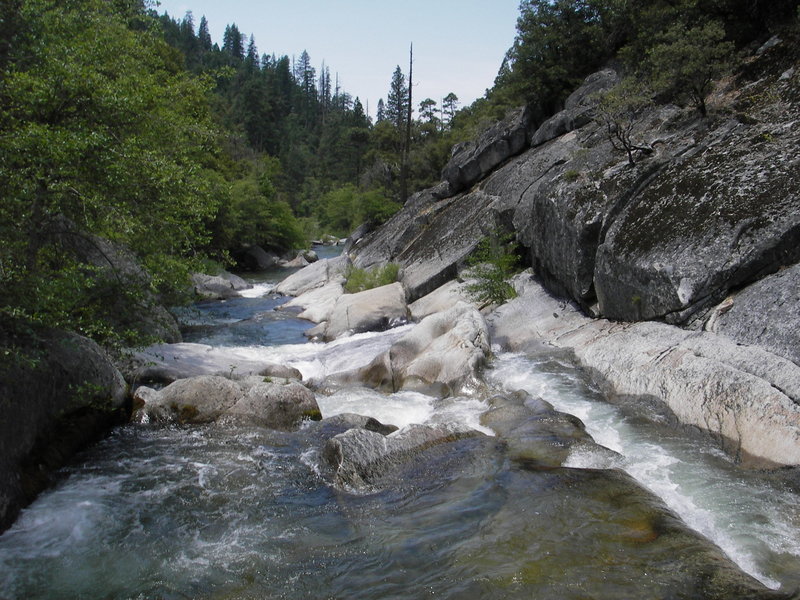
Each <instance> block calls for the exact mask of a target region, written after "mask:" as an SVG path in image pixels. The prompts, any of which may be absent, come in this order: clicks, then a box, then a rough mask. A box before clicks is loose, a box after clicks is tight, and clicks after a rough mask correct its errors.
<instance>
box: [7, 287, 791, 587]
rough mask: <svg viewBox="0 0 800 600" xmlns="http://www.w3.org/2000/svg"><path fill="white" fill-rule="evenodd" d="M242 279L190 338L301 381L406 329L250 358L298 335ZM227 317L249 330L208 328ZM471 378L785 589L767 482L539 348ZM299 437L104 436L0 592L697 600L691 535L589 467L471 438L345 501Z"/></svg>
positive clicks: (787, 523)
mask: <svg viewBox="0 0 800 600" xmlns="http://www.w3.org/2000/svg"><path fill="white" fill-rule="evenodd" d="M263 285H264V287H263V288H262V290H263V291H264V292H267V295H266V296H261V297H258V296H256V294H255V293H253V296H254V297H252V298H249V299H241V300H240V299H237V300H236V301H233V302H231V301H229V302H226V303H222V304H218V305H216V306H213V305H208V306H207V307H206V308H204V309H203V310H204V311H205V313H204V314H205V318H207V321H208V322H209V323H210V324H211V325H210V327H211V328H210V329H209V332H208V333H207V335H208V337H207V338H206V339H207V340H208V341H207V342H206V343H213V344H215V345H220V346H225V347H227V348H229V349H230V350H231V351H235V352H236V353H237V354H240V353H241V354H244V355H248V356H252V357H258V358H265V359H267V360H272V361H278V362H283V363H286V364H290V365H293V366H296V367H297V368H298V369H300V370H301V372H302V373H303V375H304V377H305V378H306V379H309V380H319V381H321V380H323V379H324V378H325V377H326V376H328V375H330V374H335V373H338V372H341V371H344V370H348V369H351V368H354V367H357V366H361V365H364V364H367V363H368V362H369V361H370V360H371V359H372V358H373V357H374V356H376V355H377V354H379V353H381V352H383V351H384V350H385V349H387V348H388V347H389V346H390V345H391V344H392V342H393V341H394V340H396V339H397V338H398V337H400V336H401V335H402V334H403V333H404V332H405V331H407V330H408V329H409V328H410V327H413V326H412V325H409V326H405V327H402V328H399V329H397V330H392V331H387V332H383V333H368V334H360V335H357V336H353V337H351V338H344V339H341V340H337V341H335V342H332V343H329V344H309V343H301V341H302V340H295V341H289V342H275V343H274V345H270V346H267V345H265V342H264V341H263V340H264V339H267V340H281V339H290V340H293V339H294V338H292V336H294V335H295V331H296V329H295V328H296V327H299V325H298V323H295V322H293V321H297V322H299V324H300V325H302V324H303V322H302V321H300V320H298V319H296V318H294V317H292V316H291V315H290V316H288V317H287V316H284V317H282V318H279V319H274V320H270V322H269V325H264V324H263V323H261V324H259V323H258V322H257V320H254V319H253V317H254V316H255V315H257V314H260V313H268V314H271V313H274V312H281V311H274V310H272V308H270V306H271V303H274V302H278V301H279V299H277V298H272V297H270V296H269V294H268V292H269V289H270V288H269V287H267V286H268V285H271V284H270V283H266V282H265V283H264V284H263ZM245 300H247V302H246V301H245ZM251 300H252V301H253V302H252V303H248V302H249V301H251ZM240 323H247V325H244V324H242V325H240V327H241V328H243V329H248V328H252V331H253V333H252V335H250V334H247V335H244V334H238V333H237V334H230V333H229V332H228V331H227V326H228V325H231V324H234V325H235V324H240ZM262 328H263V330H262ZM276 330H277V331H276ZM282 330H285V331H282ZM259 331H261V333H259ZM264 331H266V332H267V333H264ZM264 335H266V336H267V337H266V338H264V337H263V336H264ZM259 336H262V337H260V338H259ZM270 336H272V337H270ZM253 339H259V340H261V341H260V342H258V343H250V340H253ZM487 375H488V378H489V380H490V381H492V382H494V384H495V385H496V386H497V387H498V388H500V389H508V390H516V389H525V390H527V391H528V392H530V393H531V394H532V395H535V396H541V397H543V398H545V399H547V400H548V401H550V402H551V403H553V404H554V405H555V406H556V408H558V409H559V410H562V411H565V412H570V413H572V414H575V415H577V416H578V417H580V418H581V419H582V420H583V421H584V422H585V423H586V425H587V428H588V430H589V432H590V433H591V434H592V436H593V437H594V438H595V439H596V440H597V441H598V442H599V443H601V444H604V445H606V446H608V447H609V448H612V449H614V450H616V451H617V452H619V453H620V454H621V458H620V464H619V467H620V468H622V469H624V470H625V471H626V472H627V473H629V474H630V475H632V476H633V477H634V478H636V479H637V480H638V481H639V482H641V484H643V485H644V486H646V487H647V488H648V489H650V490H651V491H652V492H654V493H655V494H656V495H658V496H659V497H660V498H661V499H662V500H663V501H664V502H665V503H666V504H667V505H668V506H669V507H670V508H671V509H672V510H673V511H674V512H675V513H677V514H678V515H680V517H681V519H682V520H683V521H684V522H686V523H688V524H689V525H690V526H691V527H692V528H693V529H695V530H696V531H699V532H700V533H701V534H702V535H703V536H705V537H707V538H709V539H711V540H713V542H714V543H715V544H717V545H718V546H719V547H721V548H722V549H723V550H724V552H725V553H726V554H727V555H728V556H729V557H730V558H731V559H733V560H734V561H735V562H736V563H737V564H738V565H739V566H740V567H741V568H742V569H743V570H745V571H746V572H747V573H750V574H751V575H753V576H754V577H756V578H758V579H759V580H760V581H761V582H763V583H764V584H766V585H768V586H770V587H772V588H781V589H783V590H792V589H793V588H795V587H797V586H798V585H800V534H799V533H798V532H800V508H798V507H799V506H800V503H798V496H797V494H796V493H794V492H793V491H792V490H791V489H789V488H788V487H787V486H785V485H783V484H782V483H781V482H780V481H779V480H771V479H769V478H768V477H766V476H764V475H760V474H757V473H748V472H742V471H741V470H739V469H736V468H735V467H734V466H733V465H731V464H730V462H729V461H728V460H727V459H726V458H725V457H724V456H723V455H721V454H720V453H719V452H718V451H717V450H716V449H715V448H714V447H713V446H712V445H710V444H708V443H707V442H706V441H705V440H704V439H702V438H697V437H694V436H692V435H690V434H689V433H687V432H684V431H680V430H676V429H675V428H674V427H672V426H670V424H669V423H668V422H667V420H666V418H665V417H664V416H663V415H661V414H658V413H657V412H652V411H647V410H641V409H638V408H635V407H634V408H632V407H624V406H622V407H620V406H613V405H610V404H608V403H606V402H604V401H603V400H602V398H601V397H600V395H599V394H598V393H597V391H596V390H594V389H593V388H592V386H591V385H589V384H588V383H587V381H586V380H585V378H584V377H583V375H582V373H581V372H580V370H578V369H576V368H575V367H574V366H573V365H572V364H571V363H570V362H569V361H567V360H564V359H563V357H561V356H559V355H539V356H534V357H531V356H523V355H519V354H509V353H498V357H497V358H496V360H495V361H494V364H493V367H492V368H491V369H490V371H489V372H488V374H487ZM318 401H319V404H320V407H321V410H322V412H323V415H324V416H332V415H336V414H339V413H345V412H354V413H360V414H366V415H369V416H373V417H375V418H377V419H379V420H381V421H383V422H386V423H393V424H395V425H398V426H400V427H402V426H404V425H408V424H412V423H437V422H450V421H454V422H461V423H468V424H469V425H471V426H473V427H475V428H478V429H481V430H483V431H484V432H485V433H487V434H490V433H491V432H490V431H488V430H486V429H483V428H482V427H481V426H480V422H479V419H480V414H481V413H482V412H483V411H485V410H486V408H487V405H486V404H485V403H484V402H482V401H479V400H475V399H467V398H457V399H448V400H438V399H436V398H433V397H430V396H426V395H424V394H418V393H412V392H401V393H397V394H382V393H378V392H375V391H372V390H367V389H362V388H347V389H341V390H338V391H336V392H335V393H332V394H330V395H322V394H320V395H318ZM315 427H316V426H314V425H309V426H308V427H305V428H303V429H302V430H301V431H299V432H295V433H279V432H271V431H268V430H264V429H257V428H253V429H241V428H238V429H230V428H223V427H217V426H206V427H193V428H157V427H151V426H126V427H123V428H120V429H118V430H116V431H115V432H114V433H113V434H112V435H111V436H110V437H109V438H108V439H106V440H104V441H103V442H101V443H99V444H97V445H96V446H94V447H92V448H90V449H89V450H88V451H86V452H85V453H83V454H81V455H80V456H78V457H77V458H76V460H75V461H74V462H73V463H72V464H71V465H70V466H69V467H68V468H67V469H65V470H64V471H63V472H62V473H61V479H60V481H59V482H58V484H57V485H56V486H55V487H54V488H52V489H51V490H49V491H48V492H46V493H44V494H42V495H41V496H40V497H39V498H38V499H37V501H36V502H34V504H32V505H31V506H30V507H29V508H28V509H26V510H25V511H23V513H22V515H21V517H20V519H19V520H18V521H17V523H16V524H15V525H14V527H12V528H11V529H10V530H8V531H7V532H6V533H4V534H3V535H2V536H0V598H3V599H4V600H6V599H8V600H10V599H16V598H26V599H28V598H48V599H49V598H55V599H57V598H64V599H67V598H69V599H72V598H86V599H95V598H97V599H101V598H137V599H138V598H141V599H145V598H148V599H149V598H169V599H172V598H181V599H183V598H214V599H216V598H370V599H371V598H375V599H383V598H414V599H416V598H422V597H432V596H439V597H446V598H490V599H494V598H498V599H500V598H575V599H578V598H598V599H599V598H603V599H606V598H607V599H609V600H610V599H618V598H630V597H637V598H706V597H710V596H708V594H707V590H705V588H703V587H702V581H703V577H701V576H694V575H691V574H689V575H687V574H686V572H687V569H691V567H690V566H687V565H692V564H694V563H695V562H696V561H695V560H694V558H693V557H694V556H695V554H696V553H701V552H705V550H702V549H699V548H700V546H702V545H703V543H705V542H702V543H701V542H698V541H697V539H699V538H693V537H692V536H688V535H686V534H685V533H682V532H681V531H682V530H681V527H680V526H679V525H675V524H674V523H673V524H670V523H671V521H669V519H667V523H666V524H664V522H663V519H664V518H663V517H659V518H656V520H655V521H654V520H653V519H654V517H653V514H651V512H650V511H649V509H646V508H643V505H642V503H641V501H639V500H637V499H636V498H635V495H636V493H635V492H632V491H631V490H630V489H629V488H627V487H625V485H626V484H624V482H622V483H620V481H618V477H615V476H613V472H611V473H612V475H609V474H608V473H609V472H608V471H600V470H595V469H594V467H597V466H598V465H597V464H596V461H595V459H594V457H593V456H591V455H579V454H576V455H573V456H571V457H570V459H569V463H568V466H570V467H572V468H564V469H547V470H542V471H537V470H533V471H531V470H528V469H525V468H521V467H520V466H519V465H514V464H510V463H509V461H508V460H506V459H505V457H504V454H503V450H502V445H501V444H499V442H498V441H497V440H496V439H495V438H493V437H491V436H490V435H487V436H484V437H478V438H472V439H468V440H462V441H460V442H457V443H453V444H447V445H446V447H437V448H433V449H431V450H429V451H428V452H426V454H425V457H424V459H422V460H418V461H411V462H410V463H408V464H406V465H405V466H403V467H401V468H399V469H398V470H396V471H393V472H392V473H391V476H390V477H389V478H388V479H387V480H385V481H382V482H381V485H379V486H377V487H376V490H377V491H375V490H373V491H372V492H370V493H362V494H352V493H347V492H343V491H341V490H338V489H337V488H335V487H334V486H332V485H331V473H330V472H329V471H328V470H327V467H326V465H325V462H324V461H323V460H322V459H321V447H322V444H323V443H324V440H325V439H326V437H327V436H329V435H330V432H328V433H327V434H324V435H323V433H322V432H320V431H318V430H317V429H315ZM620 497H622V498H626V500H625V502H624V504H622V505H620V500H619V498H620ZM659 519H660V520H659ZM656 521H657V522H658V523H660V525H659V526H658V527H655V526H654V525H653V523H654V522H656ZM665 532H666V533H665ZM645 542H646V543H645ZM687 581H689V582H694V583H687ZM748 589H749V588H748ZM730 597H755V596H751V595H750V594H748V593H738V594H736V595H733V596H730ZM759 597H762V596H759ZM764 597H765V596H764Z"/></svg>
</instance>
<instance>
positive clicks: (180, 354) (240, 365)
mask: <svg viewBox="0 0 800 600" xmlns="http://www.w3.org/2000/svg"><path fill="white" fill-rule="evenodd" d="M123 371H124V373H125V379H126V380H127V381H128V382H130V383H131V384H133V385H140V384H145V383H160V384H163V383H172V382H173V381H177V380H178V379H186V378H188V377H197V376H200V375H219V376H225V377H228V378H233V377H244V376H247V375H263V376H274V377H285V378H292V379H298V380H299V379H302V375H301V373H300V371H298V370H297V369H295V368H294V367H289V366H286V365H280V364H275V363H271V362H268V361H264V360H256V359H253V358H250V357H249V356H245V355H241V354H240V353H238V352H237V351H236V350H234V349H231V348H216V347H213V346H208V345H206V344H194V343H189V342H183V343H180V344H155V345H153V346H148V347H147V348H144V349H143V350H140V351H138V352H136V353H134V354H133V356H132V357H131V358H130V360H128V361H127V363H126V364H125V366H124V368H123Z"/></svg>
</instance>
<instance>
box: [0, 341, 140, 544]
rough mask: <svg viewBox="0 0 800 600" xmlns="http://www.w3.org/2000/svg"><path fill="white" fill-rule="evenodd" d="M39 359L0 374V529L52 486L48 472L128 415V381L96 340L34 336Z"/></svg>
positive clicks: (30, 348)
mask: <svg viewBox="0 0 800 600" xmlns="http://www.w3.org/2000/svg"><path fill="white" fill-rule="evenodd" d="M26 350H27V351H29V352H33V353H35V354H36V355H37V356H38V361H37V362H36V363H34V364H21V365H20V366H19V368H18V369H16V370H15V372H14V373H13V376H6V377H3V378H0V398H2V403H0V404H1V405H2V417H1V418H0V531H3V530H5V529H6V528H7V527H8V526H9V525H11V523H12V522H13V521H14V519H15V518H16V516H17V514H18V513H19V510H20V509H21V508H23V507H24V506H26V505H27V504H29V503H30V502H32V501H33V499H34V498H35V497H36V495H37V494H38V493H39V492H41V491H42V490H43V489H45V488H46V487H47V486H48V485H49V484H50V483H51V479H50V476H51V473H52V472H54V471H55V470H56V469H58V468H60V467H62V466H63V465H64V464H65V463H66V461H67V460H68V459H69V458H70V457H72V456H73V455H74V454H75V452H77V451H79V450H80V449H82V448H83V447H84V446H86V445H87V444H89V443H91V442H93V441H96V440H97V439H99V438H101V437H102V436H103V435H104V434H105V433H106V432H107V431H108V430H109V429H110V428H111V427H112V426H113V425H114V424H116V423H118V422H120V421H123V420H124V419H125V418H126V416H127V409H126V406H125V404H126V400H127V398H128V395H127V389H126V385H125V381H124V379H123V378H122V375H121V374H120V372H119V371H118V370H117V368H116V367H115V366H114V364H113V363H112V361H111V359H110V358H109V357H108V356H107V355H106V353H105V352H104V351H103V350H102V349H101V348H100V347H99V346H98V345H97V344H96V343H94V342H93V341H91V340H89V339H87V338H84V337H82V336H79V335H76V334H72V333H66V332H61V331H56V330H50V331H43V332H39V333H38V340H37V341H36V342H35V343H34V342H31V347H29V348H26Z"/></svg>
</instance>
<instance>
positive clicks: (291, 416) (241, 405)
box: [225, 381, 322, 431]
mask: <svg viewBox="0 0 800 600" xmlns="http://www.w3.org/2000/svg"><path fill="white" fill-rule="evenodd" d="M225 414H226V417H229V418H232V419H233V420H236V421H241V420H244V421H246V422H249V423H254V424H256V425H259V426H261V427H269V428H270V429H280V430H284V431H290V430H293V429H296V428H297V427H298V425H300V423H302V422H303V421H304V420H309V419H310V420H315V421H317V420H319V419H321V418H322V415H321V413H320V410H319V405H317V400H316V398H314V394H313V393H312V392H311V391H310V390H309V389H308V388H307V387H305V386H304V385H302V384H300V383H287V384H283V383H272V382H264V381H262V382H260V383H256V384H255V385H253V386H252V387H250V389H248V390H247V392H246V393H245V394H244V396H242V397H241V398H239V399H238V400H237V401H236V403H235V404H234V405H233V406H231V407H230V409H228V410H227V411H226V413H225Z"/></svg>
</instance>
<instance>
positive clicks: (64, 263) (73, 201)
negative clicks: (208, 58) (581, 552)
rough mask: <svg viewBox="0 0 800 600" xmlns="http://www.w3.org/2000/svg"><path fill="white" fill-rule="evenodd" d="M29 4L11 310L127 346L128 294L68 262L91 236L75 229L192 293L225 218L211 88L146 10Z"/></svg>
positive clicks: (156, 280) (5, 289)
mask: <svg viewBox="0 0 800 600" xmlns="http://www.w3.org/2000/svg"><path fill="white" fill-rule="evenodd" d="M16 4H17V6H16V8H17V10H16V13H15V22H16V23H17V26H18V28H19V29H20V31H23V32H25V35H21V36H19V37H18V38H17V43H16V44H15V45H14V47H13V49H12V50H11V51H10V52H9V53H7V54H6V56H5V57H4V59H3V62H2V72H0V80H2V86H0V90H1V91H0V95H1V98H0V100H1V101H0V188H2V190H3V195H4V197H3V202H2V203H0V304H2V305H3V306H4V307H6V310H10V311H12V312H14V314H16V315H18V316H20V317H21V318H24V319H26V320H29V321H31V322H39V323H47V324H48V325H53V326H59V327H65V328H70V329H74V330H78V331H82V332H84V333H86V334H88V335H90V336H93V337H95V338H97V339H101V340H102V339H105V338H109V337H114V336H117V335H125V334H126V332H120V331H114V327H112V326H111V325H110V324H109V323H110V321H109V320H107V319H106V316H107V315H106V313H107V311H108V310H110V309H109V308H108V307H109V306H111V305H109V304H108V302H107V298H108V297H110V296H114V295H116V294H120V293H126V292H125V288H126V285H125V282H124V281H121V280H120V278H119V277H114V276H111V277H107V276H104V277H99V276H98V273H97V272H96V270H95V269H94V268H93V267H90V266H88V265H85V264H82V263H81V262H80V260H79V259H78V258H77V257H76V256H74V255H72V254H70V253H69V252H67V251H65V240H67V239H68V238H70V237H74V236H75V235H78V234H77V233H74V232H70V231H67V230H66V229H65V227H64V225H63V223H65V222H71V223H73V224H75V227H76V229H77V231H81V232H86V234H87V235H88V234H97V235H100V236H103V237H105V238H107V239H109V240H112V241H114V242H116V243H122V244H124V245H126V246H127V247H128V248H130V249H131V250H132V251H133V253H134V255H135V256H136V257H137V258H138V259H139V261H140V262H141V263H142V264H143V265H144V266H145V267H146V268H147V269H149V271H150V273H151V274H152V275H154V277H153V279H152V280H151V281H152V289H151V290H146V291H147V292H158V293H170V292H172V291H173V290H176V289H179V288H180V287H182V286H183V285H184V284H185V280H184V279H183V276H184V275H185V273H186V272H187V269H188V266H187V262H186V259H188V258H190V257H191V256H193V255H195V254H197V252H198V251H199V250H200V248H202V247H203V246H204V245H205V244H206V243H207V242H208V239H209V238H208V235H207V230H206V227H205V224H206V223H207V222H208V221H209V220H210V219H211V218H213V215H214V214H215V212H216V210H217V197H218V196H217V193H216V192H217V191H218V188H217V183H218V178H216V177H215V176H214V175H213V173H212V169H213V161H214V160H215V157H216V155H217V146H216V136H217V132H216V128H215V126H214V124H213V122H212V119H211V114H210V111H209V108H208V102H207V93H208V90H209V89H210V86H211V82H210V81H209V80H208V79H206V78H197V77H192V76H189V75H188V74H187V73H185V72H183V71H182V70H181V67H180V63H179V57H178V56H177V55H176V53H175V52H174V51H172V50H171V49H170V48H169V47H168V46H167V45H166V44H165V43H164V42H163V40H162V39H161V38H160V35H159V32H158V31H157V29H156V28H154V27H152V24H153V22H152V21H150V20H148V19H147V18H146V17H145V16H144V15H143V14H142V13H140V12H137V11H136V9H135V7H134V5H135V3H125V2H119V3H109V2H103V1H101V0H75V1H73V2H69V3H63V2H55V1H53V0H22V1H21V2H18V3H16ZM132 25H135V29H134V28H132ZM87 239H88V238H87ZM67 245H69V244H67ZM177 264H180V265H182V268H178V269H174V268H172V267H174V266H175V265H177ZM131 294H133V295H134V296H136V297H135V298H133V297H132V298H131V301H132V302H141V301H142V299H143V297H142V296H141V295H138V294H135V293H133V292H131ZM115 306H116V305H115Z"/></svg>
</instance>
